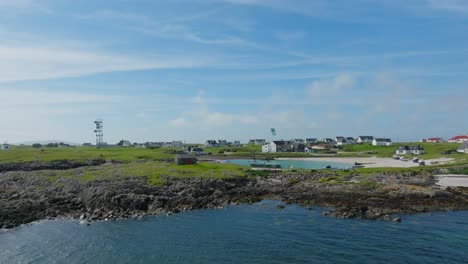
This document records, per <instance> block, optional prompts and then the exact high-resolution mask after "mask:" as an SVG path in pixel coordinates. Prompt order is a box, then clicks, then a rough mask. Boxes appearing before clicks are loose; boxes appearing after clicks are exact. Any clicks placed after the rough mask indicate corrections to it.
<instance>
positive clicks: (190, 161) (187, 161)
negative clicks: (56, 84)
mask: <svg viewBox="0 0 468 264" xmlns="http://www.w3.org/2000/svg"><path fill="white" fill-rule="evenodd" d="M175 162H176V164H177V165H194V164H197V162H198V160H197V158H196V157H195V156H194V155H190V154H177V155H176V158H175Z"/></svg>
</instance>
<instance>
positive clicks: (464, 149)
mask: <svg viewBox="0 0 468 264" xmlns="http://www.w3.org/2000/svg"><path fill="white" fill-rule="evenodd" d="M457 152H460V153H468V142H465V143H463V145H461V146H460V147H459V148H458V149H457Z"/></svg>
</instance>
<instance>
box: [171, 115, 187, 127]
mask: <svg viewBox="0 0 468 264" xmlns="http://www.w3.org/2000/svg"><path fill="white" fill-rule="evenodd" d="M169 124H170V125H171V126H175V127H184V126H186V125H187V120H185V118H183V117H180V118H176V119H174V120H171V121H170V122H169Z"/></svg>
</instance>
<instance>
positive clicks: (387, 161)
mask: <svg viewBox="0 0 468 264" xmlns="http://www.w3.org/2000/svg"><path fill="white" fill-rule="evenodd" d="M277 159H278V160H311V161H312V160H314V161H328V162H341V163H349V164H351V165H354V164H355V162H357V163H361V164H362V165H363V166H364V167H366V168H389V167H390V168H411V167H417V166H419V163H414V162H412V161H411V160H410V161H401V160H395V159H392V158H377V157H369V158H348V157H346V158H341V157H320V158H318V157H310V158H277ZM451 161H453V159H451V158H440V159H433V160H424V162H426V165H431V164H434V163H437V164H444V163H448V162H451Z"/></svg>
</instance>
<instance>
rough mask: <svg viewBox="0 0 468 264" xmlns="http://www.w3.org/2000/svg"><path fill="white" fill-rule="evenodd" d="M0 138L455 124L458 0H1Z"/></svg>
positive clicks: (398, 132) (373, 130)
mask: <svg viewBox="0 0 468 264" xmlns="http://www.w3.org/2000/svg"><path fill="white" fill-rule="evenodd" d="M0 13H1V14H2V15H1V16H0V98H1V102H2V103H1V104H0V120H2V121H3V125H2V128H1V129H0V140H4V141H8V142H20V141H31V140H48V139H60V140H66V141H72V142H93V141H94V135H93V120H94V119H96V118H103V119H104V128H105V140H106V141H108V142H109V143H115V142H117V141H118V140H120V139H122V138H125V139H129V140H131V141H132V142H133V141H139V142H140V141H141V142H144V141H162V140H172V139H175V140H185V141H187V142H201V141H204V140H206V139H208V138H215V139H224V138H226V139H228V140H242V141H245V140H247V139H249V138H269V128H271V127H275V128H276V129H277V131H278V138H297V137H319V138H322V137H326V136H337V135H343V136H358V135H375V136H382V137H384V136H385V137H391V138H392V139H394V140H399V141H403V140H415V139H419V138H422V137H432V136H441V137H445V138H448V137H451V136H453V135H455V134H465V133H468V123H467V122H466V114H467V112H468V104H467V98H468V74H467V70H468V1H465V0H354V1H352V0H342V1H332V0H295V1H290V0H157V1H151V0H112V1H110V0H109V1H94V0H93V1H91V0H89V1H87V0H86V1H75V0H73V1H72V0H60V1H59V0H44V1H32V0H11V1H10V0H0Z"/></svg>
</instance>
